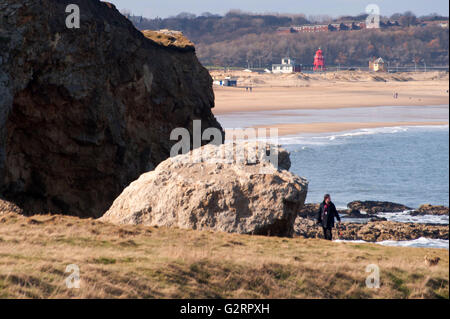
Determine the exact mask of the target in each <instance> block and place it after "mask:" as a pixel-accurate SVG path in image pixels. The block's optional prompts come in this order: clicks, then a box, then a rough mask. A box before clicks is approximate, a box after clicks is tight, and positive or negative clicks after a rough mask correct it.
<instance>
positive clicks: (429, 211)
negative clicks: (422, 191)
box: [411, 204, 448, 216]
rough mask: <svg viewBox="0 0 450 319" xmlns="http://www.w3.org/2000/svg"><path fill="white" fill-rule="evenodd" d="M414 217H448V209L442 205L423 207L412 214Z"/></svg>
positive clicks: (426, 205)
mask: <svg viewBox="0 0 450 319" xmlns="http://www.w3.org/2000/svg"><path fill="white" fill-rule="evenodd" d="M411 215H413V216H420V215H448V207H447V206H442V205H430V204H425V205H421V206H420V207H419V208H418V209H417V210H415V211H413V212H411Z"/></svg>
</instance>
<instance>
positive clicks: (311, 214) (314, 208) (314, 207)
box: [298, 204, 376, 219]
mask: <svg viewBox="0 0 450 319" xmlns="http://www.w3.org/2000/svg"><path fill="white" fill-rule="evenodd" d="M319 207H320V204H305V205H304V206H303V207H302V209H301V210H300V211H299V212H298V216H299V217H307V218H312V219H315V218H317V212H318V211H319ZM338 213H339V215H344V214H345V217H346V218H372V217H376V216H373V215H369V214H361V212H360V211H359V210H357V209H338Z"/></svg>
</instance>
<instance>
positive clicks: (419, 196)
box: [279, 126, 449, 208]
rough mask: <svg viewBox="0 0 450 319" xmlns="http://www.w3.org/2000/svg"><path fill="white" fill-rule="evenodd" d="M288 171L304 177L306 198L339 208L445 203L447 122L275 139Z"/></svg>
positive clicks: (447, 160)
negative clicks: (328, 200) (359, 203)
mask: <svg viewBox="0 0 450 319" xmlns="http://www.w3.org/2000/svg"><path fill="white" fill-rule="evenodd" d="M279 143H280V144H282V145H283V146H284V147H285V148H286V149H288V150H289V151H290V152H291V162H292V167H291V171H292V172H293V173H295V174H297V175H300V176H303V177H306V178H307V179H308V180H309V190H308V196H307V200H306V201H307V202H311V203H313V202H320V201H321V200H322V198H323V194H325V193H330V194H332V199H333V201H334V202H335V204H336V205H337V206H339V207H345V206H346V204H347V203H348V202H350V201H353V200H380V201H392V202H397V203H402V204H404V205H407V206H410V207H412V208H417V207H419V206H420V205H421V204H425V203H430V204H435V205H446V206H448V204H449V129H448V126H423V127H394V128H376V129H363V130H357V131H351V132H346V133H336V134H323V135H315V136H312V135H310V136H307V135H301V136H300V135H299V136H289V137H283V138H280V139H279Z"/></svg>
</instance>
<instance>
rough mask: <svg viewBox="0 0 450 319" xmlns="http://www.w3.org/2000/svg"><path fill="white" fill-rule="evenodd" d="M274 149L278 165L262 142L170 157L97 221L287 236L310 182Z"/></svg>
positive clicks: (212, 148) (122, 196)
mask: <svg viewBox="0 0 450 319" xmlns="http://www.w3.org/2000/svg"><path fill="white" fill-rule="evenodd" d="M236 150H244V151H243V152H242V153H240V154H245V155H244V156H235V155H236V154H237V153H239V151H237V152H236ZM272 150H276V151H277V152H278V169H277V168H276V164H277V163H276V162H274V161H270V160H268V158H267V157H266V155H267V153H266V148H265V146H264V143H243V144H233V143H227V144H224V145H221V146H214V145H207V146H204V147H202V148H199V149H196V150H194V151H192V152H191V153H189V154H185V155H179V156H176V157H173V158H169V159H167V160H166V161H164V162H162V163H161V164H160V165H159V166H158V167H157V168H156V169H155V170H154V171H151V172H148V173H145V174H143V175H142V176H141V177H139V179H138V180H136V181H134V182H133V183H131V184H130V186H128V187H127V188H126V189H125V190H124V191H123V192H122V194H121V195H120V196H119V197H118V198H117V199H116V200H115V201H114V203H113V205H112V206H111V208H110V209H109V210H108V212H106V214H105V215H104V216H103V217H102V218H101V220H103V221H105V222H111V223H116V224H143V225H148V226H167V227H179V228H189V229H209V230H215V231H224V232H233V233H241V234H259V235H273V236H291V235H292V234H293V225H294V221H295V218H296V216H297V212H298V211H299V210H300V209H301V207H302V206H303V204H304V201H305V197H306V193H307V186H308V182H307V181H306V180H305V179H302V178H300V177H297V176H295V175H294V174H292V173H290V172H289V171H287V169H288V168H289V166H290V161H289V155H288V153H287V151H285V150H283V149H278V148H275V149H272ZM249 154H256V156H255V157H254V159H251V158H252V157H251V156H249ZM249 158H250V159H251V160H249ZM274 164H275V165H274Z"/></svg>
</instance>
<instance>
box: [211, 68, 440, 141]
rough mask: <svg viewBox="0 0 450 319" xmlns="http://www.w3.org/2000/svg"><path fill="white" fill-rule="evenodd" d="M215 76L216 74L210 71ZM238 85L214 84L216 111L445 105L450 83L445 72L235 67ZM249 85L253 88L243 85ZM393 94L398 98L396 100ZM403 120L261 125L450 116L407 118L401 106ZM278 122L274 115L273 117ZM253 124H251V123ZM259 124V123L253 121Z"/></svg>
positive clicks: (282, 127)
mask: <svg viewBox="0 0 450 319" xmlns="http://www.w3.org/2000/svg"><path fill="white" fill-rule="evenodd" d="M212 75H213V77H214V76H215V77H217V76H218V75H214V74H212ZM233 76H234V77H236V78H238V79H239V80H238V86H243V87H237V88H225V87H217V86H215V88H214V92H215V96H216V106H215V108H214V109H213V112H214V114H215V115H218V116H219V117H220V116H221V115H229V114H235V113H237V112H257V111H282V110H286V111H287V110H326V109H330V110H333V109H334V110H335V109H340V108H364V107H378V106H402V107H404V106H433V105H448V103H449V94H448V89H449V84H448V75H447V74H445V73H438V72H430V73H426V74H424V73H418V74H403V75H400V74H395V75H393V74H385V75H382V76H381V75H377V76H376V77H375V78H374V75H372V74H369V73H363V72H358V73H357V76H356V75H352V76H350V74H349V73H348V72H342V74H339V73H337V74H336V73H334V74H331V75H330V74H328V75H314V74H313V75H308V76H298V75H272V74H267V75H266V74H263V75H259V74H258V75H257V74H255V75H253V74H244V75H243V73H242V72H238V73H237V74H234V75H233ZM247 85H248V86H252V92H250V91H247V90H246V88H245V87H246V86H247ZM394 93H398V98H397V99H394ZM404 117H405V120H404V121H403V120H402V121H393V122H391V121H389V122H388V121H383V122H377V123H373V122H370V123H369V122H368V121H367V122H364V121H360V122H351V121H348V122H346V121H345V122H341V123H330V121H329V120H328V119H327V118H326V116H325V117H324V120H323V123H311V124H308V123H301V124H299V123H296V122H293V123H282V124H281V123H277V122H273V123H272V125H269V126H267V125H265V126H264V127H278V128H279V134H280V135H286V134H294V133H302V132H304V133H319V132H320V133H321V132H331V131H333V132H337V131H345V130H354V129H360V128H374V127H388V126H398V125H407V126H410V125H446V124H448V117H445V118H440V119H439V121H436V119H435V120H434V121H433V122H431V121H428V120H427V119H424V118H417V117H411V116H410V114H409V112H408V111H407V110H405V111H404ZM274 121H276V118H274ZM251 126H253V125H251ZM254 127H259V126H254Z"/></svg>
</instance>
